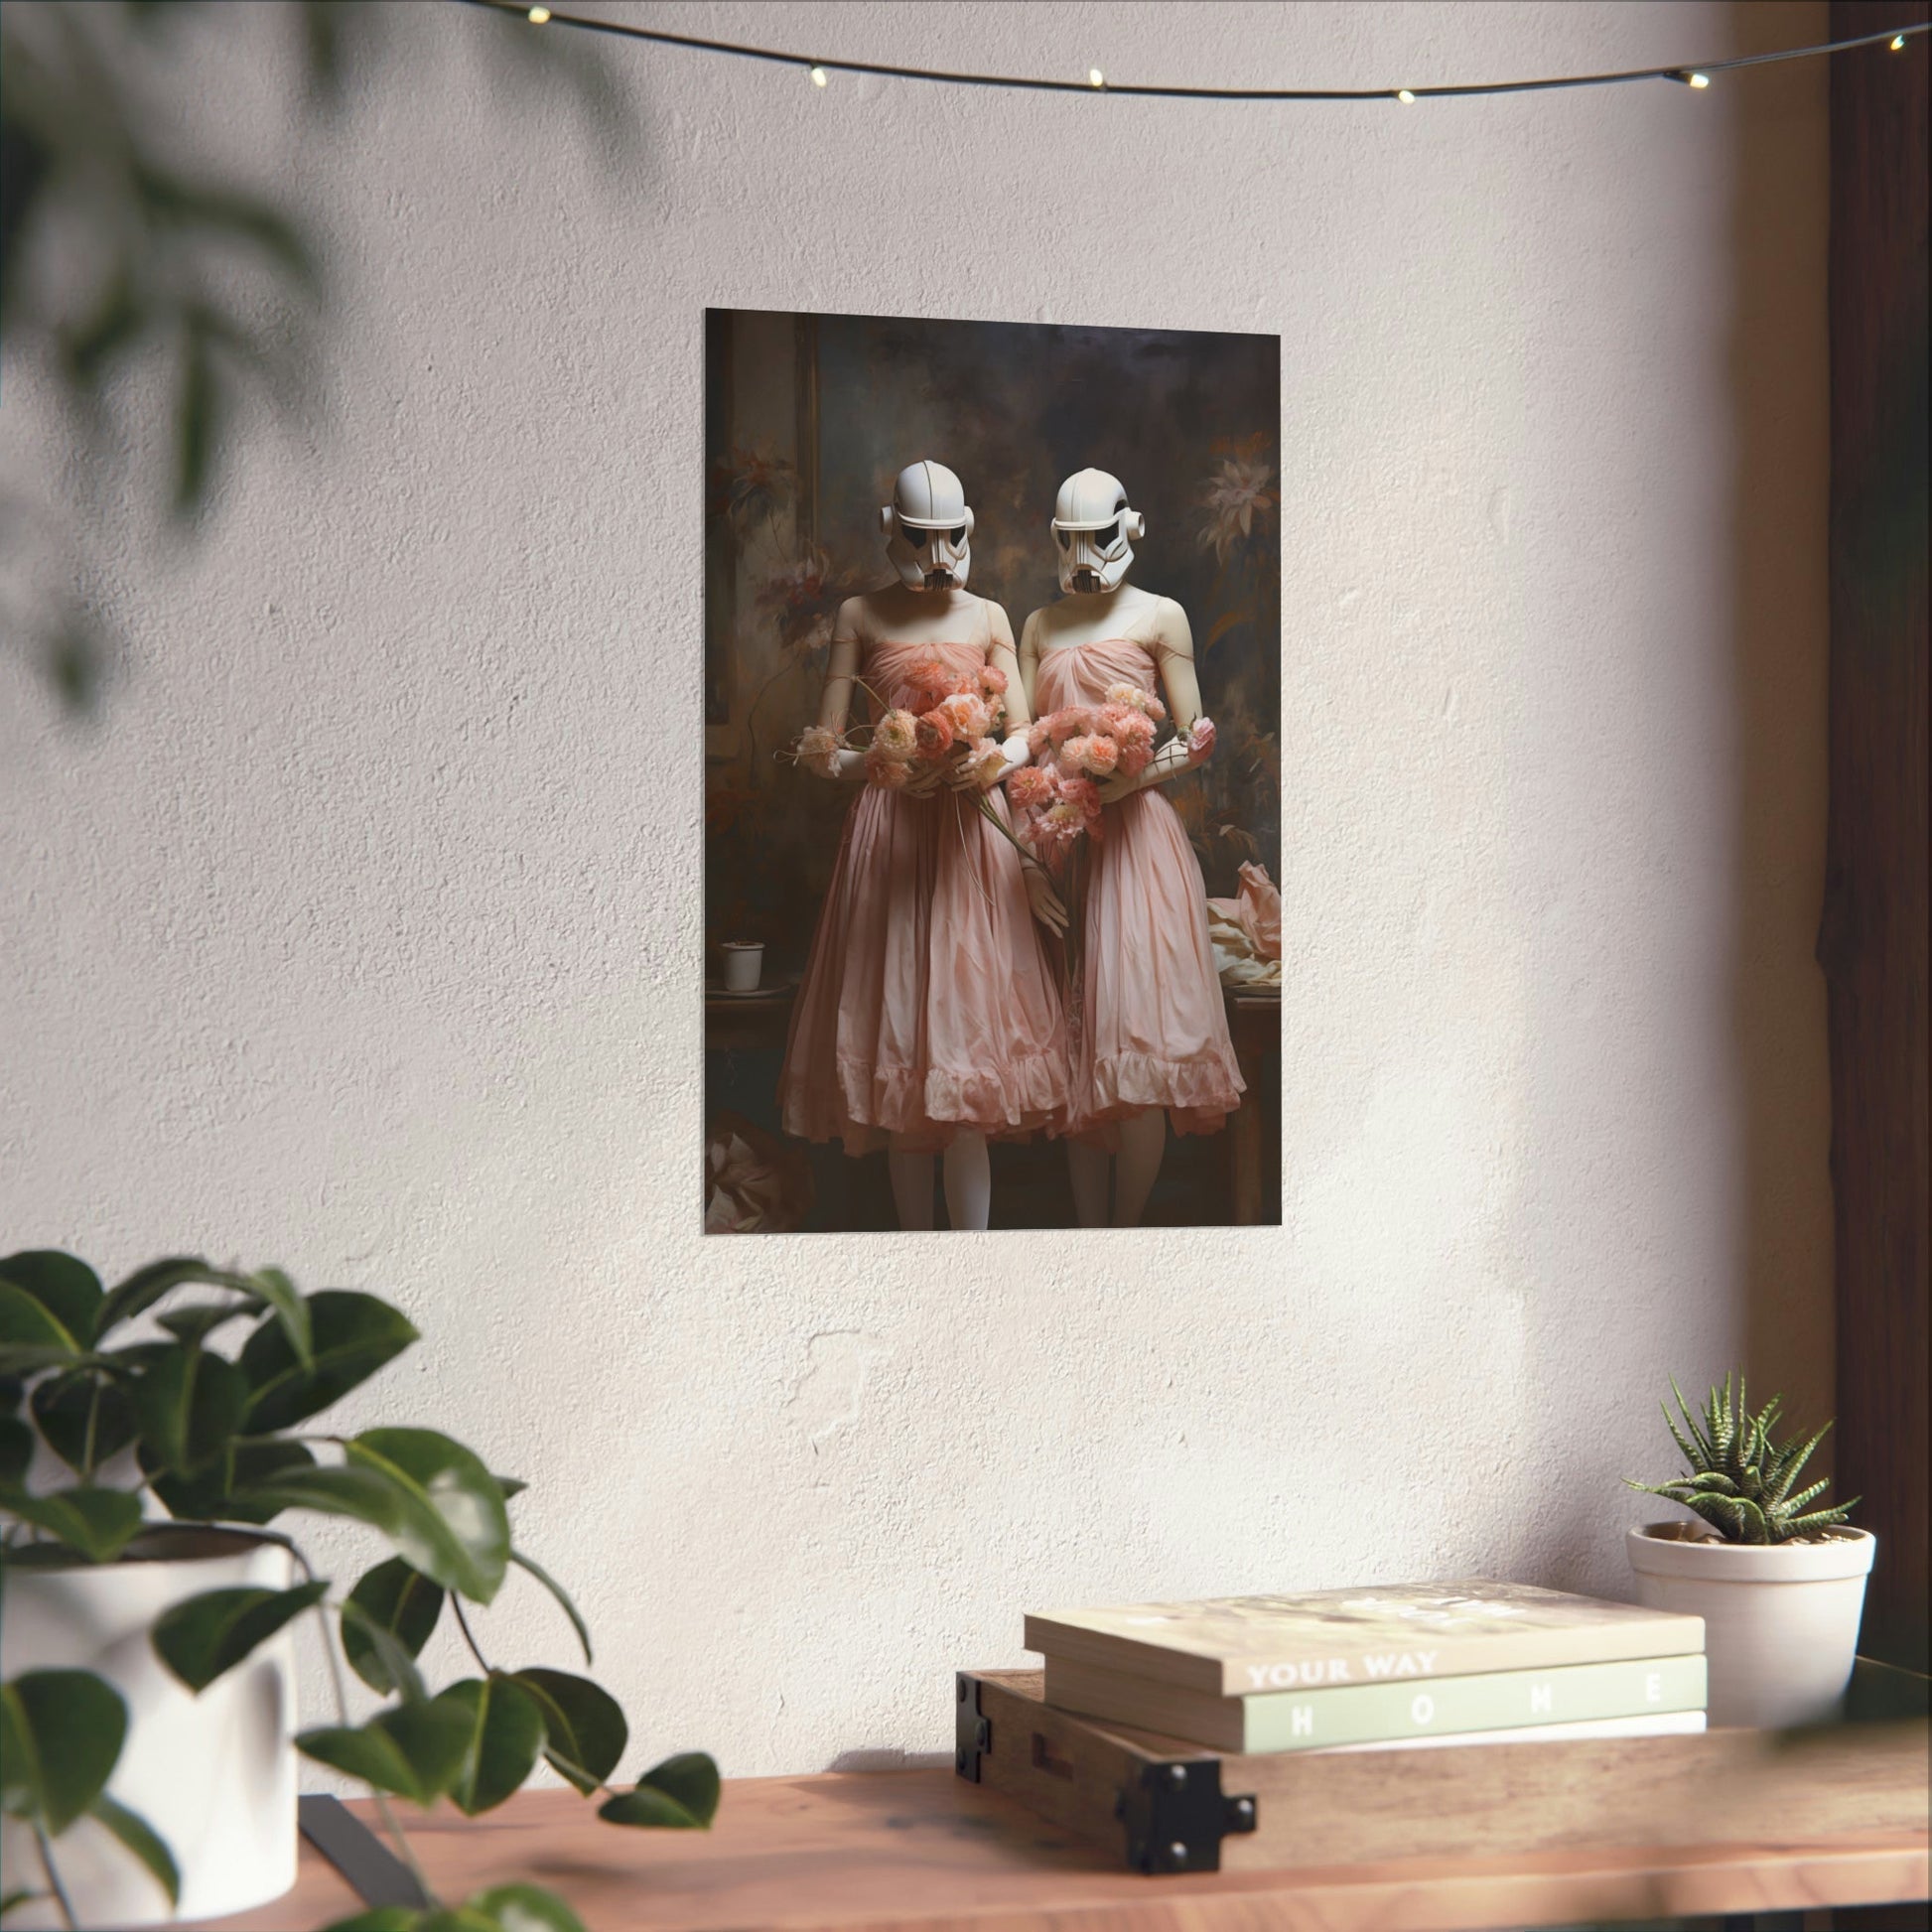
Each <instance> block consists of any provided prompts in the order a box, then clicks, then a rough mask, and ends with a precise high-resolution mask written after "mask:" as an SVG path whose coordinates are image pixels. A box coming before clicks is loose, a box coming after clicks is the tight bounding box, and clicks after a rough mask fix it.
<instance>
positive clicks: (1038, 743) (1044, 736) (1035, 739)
mask: <svg viewBox="0 0 1932 1932" xmlns="http://www.w3.org/2000/svg"><path fill="white" fill-rule="evenodd" d="M1050 743H1051V737H1050V735H1049V733H1048V732H1047V729H1046V721H1045V719H1043V718H1036V719H1035V721H1034V722H1033V723H1032V724H1031V725H1029V726H1028V727H1027V751H1028V753H1029V754H1030V755H1031V756H1032V757H1034V758H1038V757H1040V756H1041V755H1042V754H1043V753H1044V752H1045V750H1046V747H1047V746H1048V744H1050Z"/></svg>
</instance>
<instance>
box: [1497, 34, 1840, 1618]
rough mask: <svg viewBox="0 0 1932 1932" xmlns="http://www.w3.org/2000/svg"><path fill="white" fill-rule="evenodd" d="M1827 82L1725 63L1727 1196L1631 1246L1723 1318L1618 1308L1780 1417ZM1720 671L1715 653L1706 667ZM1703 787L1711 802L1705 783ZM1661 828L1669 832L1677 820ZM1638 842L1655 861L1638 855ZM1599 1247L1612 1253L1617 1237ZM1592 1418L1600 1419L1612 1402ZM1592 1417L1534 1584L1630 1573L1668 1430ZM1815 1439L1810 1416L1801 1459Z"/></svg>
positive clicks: (1811, 771) (1818, 1034) (1825, 1178)
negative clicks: (1720, 1343) (1690, 1233)
mask: <svg viewBox="0 0 1932 1932" xmlns="http://www.w3.org/2000/svg"><path fill="white" fill-rule="evenodd" d="M1728 18H1729V20H1730V22H1731V31H1732V37H1733V45H1732V47H1731V48H1730V49H1728V50H1727V51H1728V52H1730V53H1735V54H1755V53H1762V52H1767V51H1769V50H1771V49H1773V48H1779V47H1790V46H1797V45H1801V44H1804V43H1807V42H1813V41H1821V40H1824V39H1826V38H1827V37H1828V34H1827V29H1828V24H1829V23H1828V19H1827V10H1826V8H1825V7H1824V5H1822V4H1818V3H1817V0H1779V3H1777V4H1765V5H1759V6H1750V7H1736V8H1732V9H1730V10H1729V14H1728ZM1827 85H1828V76H1827V72H1826V69H1825V64H1824V63H1822V62H1804V63H1794V64H1792V65H1790V66H1788V67H1774V68H1767V69H1758V70H1756V71H1754V72H1751V73H1747V74H1745V75H1741V76H1738V77H1737V78H1736V80H1735V82H1734V84H1731V83H1727V84H1726V89H1725V96H1724V98H1723V101H1722V109H1723V111H1725V112H1726V113H1727V114H1728V115H1729V117H1730V118H1729V125H1730V127H1731V129H1732V130H1733V132H1734V136H1735V146H1734V150H1733V154H1732V156H1731V161H1730V179H1731V183H1732V199H1731V207H1730V210H1729V225H1728V239H1729V250H1730V255H1729V262H1728V279H1729V285H1730V316H1729V327H1728V337H1727V342H1726V343H1725V346H1724V349H1723V360H1722V364H1721V368H1722V373H1723V376H1724V378H1725V394H1724V397H1723V402H1724V405H1725V406H1724V408H1723V410H1722V411H1717V412H1714V414H1716V415H1717V416H1718V427H1717V430H1716V433H1717V434H1719V435H1725V434H1726V433H1727V436H1728V443H1729V450H1728V455H1729V462H1728V465H1727V470H1726V469H1716V468H1714V471H1713V475H1714V477H1715V478H1716V479H1717V481H1718V482H1719V483H1728V492H1727V493H1728V504H1729V511H1730V522H1729V527H1728V530H1727V531H1725V530H1724V526H1723V524H1722V522H1720V521H1716V520H1715V519H1714V522H1715V524H1716V527H1717V529H1718V530H1719V532H1720V541H1726V540H1727V554H1723V555H1720V556H1717V557H1714V559H1713V571H1714V573H1717V574H1719V575H1720V577H1721V581H1722V583H1723V586H1724V589H1725V592H1726V593H1727V603H1728V613H1729V620H1728V621H1729V626H1730V652H1729V663H1728V672H1729V677H1728V684H1729V696H1728V725H1729V736H1728V742H1727V743H1725V742H1724V741H1723V740H1722V739H1721V740H1720V743H1719V747H1718V749H1719V755H1720V756H1725V755H1727V765H1728V771H1729V777H1730V782H1731V783H1732V785H1733V786H1734V794H1733V796H1732V797H1731V798H1730V800H1729V801H1728V806H1727V809H1728V816H1729V825H1730V849H1729V853H1728V863H1727V866H1726V867H1725V871H1724V873H1723V875H1722V877H1723V879H1724V883H1725V890H1726V893H1727V909H1728V912H1729V936H1728V955H1729V957H1728V965H1727V968H1726V970H1725V977H1724V979H1723V981H1722V983H1720V984H1710V983H1708V982H1705V981H1703V980H1700V981H1699V982H1698V983H1697V984H1695V985H1689V984H1687V986H1686V990H1685V995H1684V997H1685V998H1686V1000H1687V1001H1697V1002H1698V1003H1699V1012H1700V1016H1702V1015H1703V1014H1704V1013H1706V1012H1708V1013H1709V1015H1710V1019H1709V1022H1708V1023H1706V1022H1704V1021H1703V1019H1702V1018H1700V1021H1699V1023H1698V1024H1701V1025H1702V1024H1709V1025H1711V1026H1714V1027H1722V1028H1724V1029H1725V1033H1726V1035H1727V1037H1726V1038H1725V1039H1724V1040H1720V1041H1715V1042H1714V1053H1713V1059H1714V1061H1715V1062H1716V1063H1717V1064H1718V1067H1719V1071H1720V1076H1721V1077H1720V1080H1719V1081H1718V1082H1717V1083H1716V1084H1714V1085H1712V1086H1710V1087H1708V1088H1706V1089H1704V1090H1703V1091H1702V1092H1697V1093H1696V1094H1695V1104H1696V1105H1698V1106H1701V1107H1704V1108H1706V1109H1707V1112H1708V1119H1709V1126H1710V1132H1711V1134H1712V1135H1713V1136H1714V1137H1716V1138H1717V1141H1718V1144H1719V1146H1721V1147H1727V1148H1730V1149H1732V1150H1734V1158H1733V1160H1732V1162H1731V1164H1730V1166H1729V1169H1728V1172H1727V1173H1725V1171H1723V1170H1721V1169H1718V1168H1717V1166H1716V1164H1715V1163H1714V1164H1712V1167H1711V1168H1710V1169H1707V1171H1706V1181H1705V1184H1707V1185H1714V1186H1723V1187H1727V1189H1728V1194H1727V1198H1725V1199H1723V1200H1707V1201H1705V1202H1703V1203H1702V1205H1704V1206H1705V1207H1706V1208H1707V1209H1708V1210H1709V1211H1710V1212H1711V1214H1712V1216H1713V1218H1714V1219H1715V1220H1716V1221H1717V1222H1718V1223H1719V1225H1720V1227H1721V1229H1722V1230H1723V1232H1721V1233H1720V1234H1719V1235H1717V1236H1716V1237H1715V1241H1716V1243H1717V1246H1718V1249H1719V1252H1720V1253H1721V1254H1722V1255H1723V1262H1722V1272H1719V1273H1715V1274H1713V1273H1701V1272H1700V1271H1699V1269H1698V1268H1697V1267H1696V1266H1695V1265H1694V1263H1693V1261H1692V1258H1690V1257H1682V1258H1680V1257H1677V1256H1675V1255H1673V1254H1672V1253H1671V1252H1670V1249H1669V1247H1668V1245H1667V1244H1668V1242H1669V1240H1670V1238H1671V1233H1672V1230H1671V1229H1670V1228H1669V1227H1666V1228H1665V1229H1664V1230H1663V1231H1662V1233H1661V1236H1660V1240H1661V1241H1662V1242H1663V1243H1665V1244H1666V1245H1664V1246H1663V1247H1662V1249H1661V1251H1659V1252H1654V1253H1653V1254H1652V1255H1651V1256H1650V1258H1649V1261H1648V1264H1647V1265H1648V1266H1649V1268H1650V1269H1651V1270H1652V1271H1653V1272H1654V1273H1661V1275H1662V1277H1663V1278H1664V1279H1665V1280H1667V1281H1668V1280H1671V1279H1676V1280H1677V1281H1678V1282H1679V1284H1680V1286H1679V1287H1678V1288H1677V1290H1676V1291H1675V1292H1676V1293H1677V1294H1679V1295H1681V1296H1682V1297H1683V1298H1684V1299H1685V1301H1686V1302H1687V1303H1689V1302H1691V1301H1693V1300H1695V1301H1697V1302H1699V1303H1703V1304H1707V1305H1709V1304H1711V1303H1713V1302H1714V1300H1715V1301H1716V1302H1718V1303H1721V1304H1722V1306H1705V1307H1703V1308H1701V1309H1700V1310H1699V1311H1698V1313H1699V1317H1700V1320H1701V1324H1702V1332H1704V1333H1705V1334H1707V1335H1710V1336H1720V1335H1722V1336H1725V1337H1727V1339H1726V1340H1725V1344H1724V1346H1725V1351H1726V1353H1727V1355H1728V1356H1729V1357H1730V1358H1731V1359H1713V1360H1708V1361H1705V1360H1691V1359H1677V1358H1676V1357H1675V1356H1674V1355H1672V1354H1667V1353H1666V1352H1665V1351H1666V1348H1667V1347H1670V1346H1675V1345H1674V1344H1667V1343H1666V1342H1665V1341H1663V1340H1662V1339H1661V1338H1660V1337H1659V1336H1657V1335H1656V1334H1654V1333H1651V1332H1646V1331H1645V1330H1644V1329H1643V1328H1641V1327H1639V1326H1637V1325H1635V1324H1636V1323H1639V1322H1642V1321H1644V1320H1646V1319H1647V1317H1646V1315H1645V1314H1644V1313H1642V1312H1641V1311H1633V1313H1632V1322H1631V1324H1630V1325H1628V1326H1627V1327H1626V1328H1625V1330H1623V1331H1622V1332H1624V1333H1626V1335H1627V1343H1628V1347H1629V1350H1630V1352H1631V1354H1632V1355H1633V1356H1634V1357H1638V1358H1642V1359H1651V1358H1655V1359H1656V1360H1657V1387H1656V1389H1655V1391H1654V1393H1655V1395H1656V1396H1658V1397H1660V1398H1661V1397H1664V1396H1666V1395H1667V1394H1668V1388H1667V1383H1666V1380H1665V1378H1666V1377H1667V1376H1669V1375H1675V1376H1676V1377H1677V1378H1678V1379H1679V1382H1680V1384H1681V1385H1682V1386H1683V1388H1684V1392H1685V1394H1686V1396H1687V1397H1688V1398H1689V1399H1690V1400H1691V1401H1692V1402H1693V1403H1694V1404H1695V1403H1696V1401H1697V1400H1698V1399H1699V1397H1700V1396H1701V1393H1702V1389H1703V1385H1704V1382H1705V1381H1706V1380H1708V1379H1710V1378H1711V1377H1713V1376H1716V1377H1719V1378H1722V1376H1723V1375H1724V1373H1725V1371H1726V1369H1728V1368H1730V1367H1732V1366H1734V1365H1735V1364H1736V1362H1737V1361H1741V1362H1742V1363H1743V1364H1744V1366H1745V1367H1746V1369H1747V1371H1748V1375H1749V1381H1750V1388H1751V1393H1752V1400H1753V1403H1754V1404H1759V1403H1762V1402H1763V1401H1764V1400H1766V1399H1768V1398H1769V1396H1770V1395H1771V1394H1772V1393H1773V1392H1774V1391H1776V1390H1781V1391H1782V1392H1783V1393H1784V1396H1785V1416H1786V1420H1787V1422H1788V1424H1790V1425H1791V1426H1793V1427H1797V1426H1800V1425H1803V1426H1807V1427H1815V1426H1816V1425H1817V1424H1818V1423H1820V1422H1822V1421H1823V1420H1824V1419H1825V1418H1826V1417H1827V1416H1828V1415H1830V1414H1831V1411H1832V1403H1833V1382H1834V1376H1833V1369H1834V1305H1833V1293H1832V1190H1831V1177H1830V1149H1831V1093H1830V1067H1829V1059H1828V1050H1827V1034H1826V999H1825V981H1824V976H1823V974H1822V973H1821V972H1820V970H1819V968H1818V966H1817V964H1816V962H1815V960H1814V958H1813V948H1814V944H1815V940H1816V934H1817V926H1818V917H1819V909H1820V906H1821V903H1822V900H1823V894H1824V884H1825V833H1826V804H1827V779H1828V771H1827V758H1826V749H1827V740H1826V728H1827V708H1826V692H1827V670H1828V659H1829V644H1830V623H1829V598H1828V577H1827V530H1828V510H1829V499H1828V488H1829V468H1830V462H1829V459H1830V420H1829V407H1830V392H1829V380H1828V359H1827V358H1828V335H1827V313H1828V311H1827V282H1826V238H1827V208H1828V183H1829V176H1828V120H1827V112H1826V89H1827ZM1713 99H1714V103H1715V102H1716V96H1714V97H1713ZM1715 359H1716V358H1714V360H1715ZM1714 588H1715V587H1714ZM1723 668H1724V667H1722V666H1720V667H1714V673H1713V682H1714V684H1715V682H1716V679H1717V677H1718V676H1721V675H1722V672H1723ZM1712 803H1713V805H1714V806H1719V807H1723V806H1724V805H1725V800H1724V799H1723V795H1722V793H1721V792H1719V791H1717V790H1715V789H1714V791H1713V794H1712ZM1682 829H1683V835H1684V838H1685V839H1686V841H1690V840H1693V839H1694V838H1695V836H1696V833H1697V829H1698V828H1695V827H1689V826H1687V827H1684V828H1682ZM1665 849H1666V851H1667V850H1668V840H1666V842H1665ZM1652 863H1653V864H1663V865H1666V866H1668V864H1669V861H1668V859H1661V860H1660V859H1658V858H1656V857H1655V855H1653V858H1652ZM1725 1047H1727V1049H1728V1050H1727V1052H1725V1050H1724V1049H1725ZM1693 1091H1694V1089H1691V1088H1688V1087H1687V1088H1686V1093H1687V1094H1690V1093H1692V1092H1693ZM1691 1131H1693V1132H1694V1131H1695V1128H1693V1129H1692V1130H1691ZM1677 1132H1678V1133H1679V1134H1680V1135H1682V1134H1683V1133H1685V1132H1686V1130H1685V1129H1684V1128H1683V1127H1681V1126H1680V1127H1679V1128H1678V1129H1677ZM1687 1184H1691V1183H1688V1182H1687ZM1640 1233H1641V1231H1639V1234H1640ZM1726 1250H1727V1251H1726ZM1600 1260H1601V1263H1602V1266H1603V1268H1605V1269H1611V1268H1613V1267H1614V1263H1615V1257H1613V1256H1605V1257H1601V1258H1600ZM1552 1286H1553V1287H1556V1286H1558V1285H1556V1284H1553V1285H1552ZM1573 1348H1574V1341H1573V1340H1572V1338H1571V1337H1570V1335H1569V1334H1568V1333H1567V1332H1566V1328H1565V1322H1564V1317H1563V1316H1562V1315H1561V1314H1560V1313H1559V1314H1555V1315H1552V1316H1550V1317H1548V1318H1547V1320H1546V1322H1545V1324H1544V1325H1542V1326H1541V1328H1540V1331H1539V1333H1538V1334H1537V1336H1536V1340H1535V1344H1534V1347H1533V1351H1532V1353H1533V1359H1534V1360H1536V1361H1537V1362H1539V1363H1549V1364H1553V1365H1554V1364H1558V1363H1561V1362H1562V1361H1564V1360H1567V1359H1569V1358H1570V1355H1571V1352H1572V1350H1573ZM1537 1381H1538V1382H1539V1384H1541V1385H1544V1386H1557V1385H1559V1383H1560V1381H1561V1378H1560V1376H1558V1377H1555V1378H1554V1379H1552V1378H1546V1377H1544V1376H1543V1374H1542V1372H1541V1369H1540V1368H1539V1370H1538V1372H1537ZM1554 1420H1555V1419H1554V1418H1547V1417H1546V1418H1545V1419H1544V1426H1546V1427H1547V1426H1550V1425H1551V1423H1552V1422H1553V1421H1554ZM1598 1423H1599V1424H1600V1425H1602V1426H1603V1427H1605V1428H1609V1427H1610V1426H1611V1419H1607V1418H1604V1417H1601V1416H1599V1417H1598ZM1633 1427H1634V1430H1635V1435H1636V1440H1637V1441H1638V1442H1639V1443H1640V1444H1641V1445H1642V1446H1643V1447H1642V1448H1641V1449H1640V1451H1639V1454H1640V1457H1641V1461H1642V1468H1641V1469H1639V1468H1638V1467H1634V1466H1633V1467H1623V1466H1620V1465H1619V1466H1614V1467H1612V1466H1609V1464H1608V1462H1607V1461H1606V1460H1605V1459H1604V1457H1605V1456H1607V1455H1608V1454H1615V1453H1623V1452H1625V1451H1624V1449H1623V1445H1625V1444H1627V1443H1628V1442H1630V1441H1631V1439H1632V1434H1631V1432H1632V1428H1633ZM1613 1435H1614V1447H1613V1448H1610V1449H1604V1448H1602V1447H1600V1446H1594V1445H1592V1444H1590V1443H1581V1444H1579V1445H1578V1446H1577V1449H1576V1453H1577V1454H1578V1455H1579V1456H1580V1457H1581V1458H1583V1465H1582V1467H1581V1468H1579V1469H1578V1470H1577V1471H1576V1474H1577V1475H1578V1476H1579V1477H1580V1478H1581V1479H1583V1480H1585V1481H1587V1483H1588V1484H1589V1485H1591V1488H1592V1491H1593V1499H1592V1505H1591V1507H1589V1508H1587V1509H1586V1510H1583V1511H1580V1512H1578V1513H1576V1514H1575V1515H1574V1516H1570V1517H1567V1518H1566V1519H1565V1520H1563V1521H1562V1522H1560V1523H1558V1524H1555V1525H1553V1526H1552V1527H1553V1528H1554V1531H1555V1534H1554V1536H1553V1537H1548V1538H1546V1537H1544V1536H1542V1535H1541V1534H1540V1531H1539V1533H1538V1535H1537V1538H1536V1541H1535V1547H1534V1548H1533V1549H1532V1548H1531V1547H1530V1545H1529V1544H1528V1543H1527V1542H1526V1543H1525V1544H1524V1545H1523V1546H1522V1547H1521V1548H1520V1549H1519V1550H1518V1551H1517V1552H1516V1553H1515V1555H1516V1556H1517V1558H1518V1559H1519V1560H1520V1562H1521V1563H1522V1564H1523V1566H1524V1568H1525V1569H1526V1571H1527V1572H1530V1573H1533V1574H1534V1575H1535V1576H1536V1577H1537V1579H1538V1581H1539V1582H1541V1583H1544V1584H1546V1585H1549V1586H1553V1587H1559V1588H1564V1587H1571V1588H1582V1589H1590V1588H1592V1587H1607V1588H1608V1589H1610V1590H1611V1591H1612V1592H1614V1593H1618V1594H1623V1595H1628V1594H1629V1593H1630V1590H1629V1587H1628V1578H1627V1573H1626V1572H1625V1570H1624V1567H1623V1560H1622V1556H1621V1551H1620V1547H1618V1546H1619V1544H1620V1535H1621V1529H1622V1527H1623V1526H1624V1524H1626V1523H1635V1522H1637V1521H1639V1520H1641V1519H1640V1516H1639V1514H1638V1509H1637V1507H1636V1505H1637V1504H1638V1499H1637V1498H1636V1497H1634V1496H1631V1495H1629V1494H1627V1493H1626V1492H1624V1491H1622V1490H1621V1488H1620V1487H1619V1485H1618V1479H1619V1478H1620V1477H1623V1476H1632V1475H1638V1474H1641V1473H1644V1472H1646V1471H1648V1470H1649V1469H1650V1468H1652V1467H1659V1468H1661V1467H1662V1466H1664V1464H1665V1463H1666V1462H1667V1461H1668V1460H1669V1459H1670V1453H1669V1441H1668V1438H1667V1437H1666V1436H1665V1433H1664V1426H1663V1421H1662V1418H1661V1416H1659V1415H1658V1413H1657V1411H1656V1410H1655V1409H1651V1410H1650V1411H1649V1412H1648V1421H1647V1422H1646V1421H1645V1420H1644V1419H1642V1418H1631V1417H1626V1416H1624V1415H1623V1414H1621V1413H1620V1412H1619V1413H1618V1415H1617V1416H1616V1417H1615V1418H1614V1419H1613ZM1830 1448H1831V1438H1829V1437H1828V1438H1827V1439H1826V1443H1825V1446H1824V1448H1823V1449H1821V1451H1820V1455H1819V1461H1820V1463H1821V1465H1824V1466H1821V1467H1820V1468H1819V1469H1818V1471H1817V1472H1818V1473H1819V1474H1821V1475H1822V1474H1825V1473H1828V1472H1829V1455H1830ZM1655 1513H1656V1514H1658V1515H1667V1514H1671V1513H1673V1512H1670V1511H1668V1510H1666V1509H1662V1508H1659V1509H1658V1510H1657V1511H1656V1512H1655Z"/></svg>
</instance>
